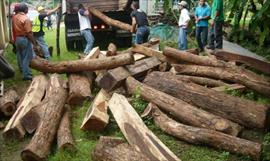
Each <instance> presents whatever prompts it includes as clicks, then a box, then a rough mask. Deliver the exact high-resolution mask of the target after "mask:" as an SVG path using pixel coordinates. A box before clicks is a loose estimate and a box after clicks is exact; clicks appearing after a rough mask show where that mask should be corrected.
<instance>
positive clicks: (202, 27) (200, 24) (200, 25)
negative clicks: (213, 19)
mask: <svg viewBox="0 0 270 161" xmlns="http://www.w3.org/2000/svg"><path fill="white" fill-rule="evenodd" d="M210 15H211V10H210V7H209V6H208V5H207V4H206V3H205V0H200V2H199V6H198V7H197V8H196V10H195V22H196V39H197V42H198V46H199V51H200V52H201V51H203V50H204V47H205V46H206V44H207V36H208V19H209V18H210Z"/></svg>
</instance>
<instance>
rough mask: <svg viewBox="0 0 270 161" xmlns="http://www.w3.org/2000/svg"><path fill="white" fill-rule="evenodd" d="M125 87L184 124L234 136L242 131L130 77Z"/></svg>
mask: <svg viewBox="0 0 270 161" xmlns="http://www.w3.org/2000/svg"><path fill="white" fill-rule="evenodd" d="M126 85H127V88H128V91H129V92H130V93H134V92H136V91H137V90H138V89H139V91H140V96H141V97H142V98H143V99H145V100H146V101H148V102H153V103H155V104H157V105H159V107H160V108H161V109H162V110H164V111H166V112H168V113H170V114H171V115H173V116H174V117H175V118H177V119H178V120H179V121H181V122H183V123H185V124H188V125H192V126H196V127H202V128H207V129H212V130H217V131H221V132H224V133H227V134H230V135H235V136H236V135H237V134H238V133H239V132H240V131H241V129H242V128H241V127H240V126H239V125H238V124H236V123H233V122H231V121H229V120H226V119H224V118H222V117H220V116H216V115H214V114H211V113H209V112H207V111H204V110H202V109H199V108H197V107H195V106H192V105H190V104H188V103H186V102H184V101H182V100H180V99H177V98H175V97H172V96H170V95H168V94H166V93H163V92H160V91H158V90H156V89H154V88H152V87H150V86H148V85H145V84H143V83H140V82H138V81H136V80H135V79H134V78H132V77H129V78H128V79H127V81H126Z"/></svg>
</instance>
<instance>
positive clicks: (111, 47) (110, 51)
mask: <svg viewBox="0 0 270 161" xmlns="http://www.w3.org/2000/svg"><path fill="white" fill-rule="evenodd" d="M106 55H107V56H115V55H117V47H116V46H115V45H114V44H113V43H110V44H109V46H108V51H107V54H106Z"/></svg>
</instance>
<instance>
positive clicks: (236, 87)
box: [212, 84, 246, 92]
mask: <svg viewBox="0 0 270 161" xmlns="http://www.w3.org/2000/svg"><path fill="white" fill-rule="evenodd" d="M245 88H246V87H245V86H243V85H241V84H229V85H228V86H227V85H226V86H219V87H213V88H212V89H213V90H215V91H219V92H224V91H232V90H238V91H242V90H244V89H245Z"/></svg>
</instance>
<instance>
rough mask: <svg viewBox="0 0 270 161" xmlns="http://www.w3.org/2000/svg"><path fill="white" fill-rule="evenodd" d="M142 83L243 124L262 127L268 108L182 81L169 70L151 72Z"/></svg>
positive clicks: (250, 126)
mask: <svg viewBox="0 0 270 161" xmlns="http://www.w3.org/2000/svg"><path fill="white" fill-rule="evenodd" d="M144 83H145V84H147V85H149V86H151V87H153V88H155V89H157V90H160V91H162V92H165V93H167V94H169V95H172V96H173V97H176V98H179V99H181V100H183V101H185V102H187V103H189V104H192V105H194V106H197V107H200V108H202V109H204V110H206V111H209V112H211V113H213V114H216V115H218V116H221V117H223V118H226V119H229V120H232V121H234V122H237V123H239V124H241V125H244V126H245V127H248V128H265V127H266V122H267V117H268V116H267V112H268V110H269V108H268V107H267V106H265V105H261V104H257V103H256V102H253V101H250V100H246V99H242V98H239V97H234V96H230V95H228V94H225V93H221V92H218V91H215V90H212V89H209V88H206V87H203V86H199V85H196V84H194V83H190V82H183V81H181V80H179V79H177V77H176V76H174V75H172V74H171V73H161V72H152V73H151V74H149V75H148V76H147V77H146V79H145V80H144Z"/></svg>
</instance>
